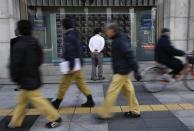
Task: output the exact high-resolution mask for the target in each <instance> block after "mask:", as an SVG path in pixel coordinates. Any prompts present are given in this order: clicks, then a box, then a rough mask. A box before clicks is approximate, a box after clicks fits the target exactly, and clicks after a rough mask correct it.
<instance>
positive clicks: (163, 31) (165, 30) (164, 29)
mask: <svg viewBox="0 0 194 131" xmlns="http://www.w3.org/2000/svg"><path fill="white" fill-rule="evenodd" d="M166 32H170V29H168V28H163V29H162V32H161V33H166Z"/></svg>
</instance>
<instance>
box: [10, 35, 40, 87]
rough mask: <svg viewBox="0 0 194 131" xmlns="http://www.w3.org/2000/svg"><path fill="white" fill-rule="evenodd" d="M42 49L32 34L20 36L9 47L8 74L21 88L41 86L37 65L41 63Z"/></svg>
mask: <svg viewBox="0 0 194 131" xmlns="http://www.w3.org/2000/svg"><path fill="white" fill-rule="evenodd" d="M42 59H43V55H42V50H41V46H40V45H39V43H38V41H37V40H36V39H35V38H33V37H32V36H20V37H19V38H18V39H17V41H16V42H15V43H14V45H13V46H12V49H11V57H10V66H9V67H10V76H11V79H12V80H13V81H14V82H16V83H17V84H18V85H19V86H20V88H21V89H25V90H34V89H38V88H40V86H41V75H40V71H39V67H40V65H41V64H42Z"/></svg>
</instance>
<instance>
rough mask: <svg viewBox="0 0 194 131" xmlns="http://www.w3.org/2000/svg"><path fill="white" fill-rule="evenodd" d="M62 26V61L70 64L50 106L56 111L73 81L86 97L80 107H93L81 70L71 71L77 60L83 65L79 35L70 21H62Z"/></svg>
mask: <svg viewBox="0 0 194 131" xmlns="http://www.w3.org/2000/svg"><path fill="white" fill-rule="evenodd" d="M62 24H63V27H64V29H65V33H64V45H63V46H64V50H63V59H64V60H65V61H68V62H69V63H70V64H69V68H70V72H69V73H68V74H65V75H64V76H63V78H62V80H61V84H60V86H59V90H58V94H57V99H56V100H55V101H53V102H52V104H53V106H54V107H55V108H56V109H58V108H59V106H60V104H61V102H62V100H63V98H64V95H65V93H66V92H67V90H68V88H69V86H70V85H71V83H72V81H75V83H76V85H77V87H78V88H79V89H80V91H81V92H82V93H83V94H84V95H85V96H86V97H87V102H86V103H84V104H82V105H81V106H82V107H94V106H95V103H94V101H93V98H92V93H91V90H90V88H89V87H88V85H87V83H86V81H85V78H84V74H83V71H82V69H80V70H78V71H73V69H74V67H75V64H76V62H75V60H76V59H79V61H80V62H81V65H83V58H82V56H83V51H82V47H81V40H80V38H79V33H78V31H76V30H75V28H74V26H73V24H72V21H71V20H70V19H64V20H63V23H62Z"/></svg>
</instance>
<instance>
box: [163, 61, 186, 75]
mask: <svg viewBox="0 0 194 131" xmlns="http://www.w3.org/2000/svg"><path fill="white" fill-rule="evenodd" d="M160 63H161V64H163V65H165V66H167V67H168V68H170V69H172V70H173V71H172V72H170V74H172V75H173V76H176V75H178V74H179V73H180V72H181V71H182V70H183V68H184V64H183V62H182V61H181V60H179V59H177V58H173V59H169V60H168V61H162V62H160Z"/></svg>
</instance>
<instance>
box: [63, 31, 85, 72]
mask: <svg viewBox="0 0 194 131" xmlns="http://www.w3.org/2000/svg"><path fill="white" fill-rule="evenodd" d="M63 47H64V49H63V58H64V59H65V60H66V61H69V62H70V69H71V70H72V69H73V68H74V64H75V61H74V60H75V58H80V60H81V63H82V64H83V50H82V46H81V40H80V34H79V32H78V31H76V30H75V29H69V30H68V31H66V33H64V45H63Z"/></svg>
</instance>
